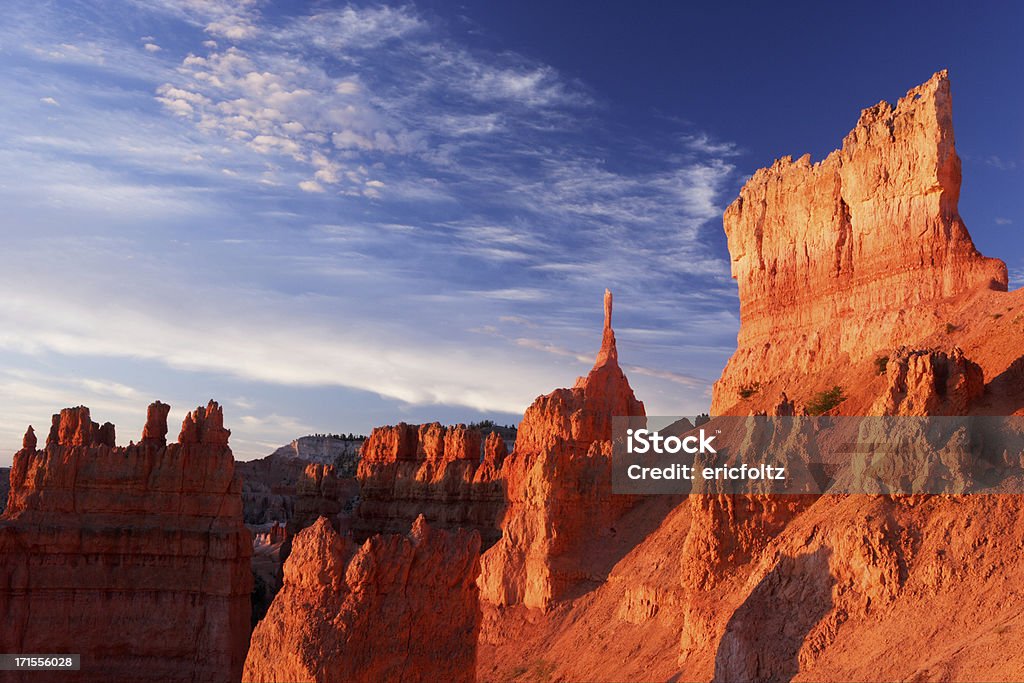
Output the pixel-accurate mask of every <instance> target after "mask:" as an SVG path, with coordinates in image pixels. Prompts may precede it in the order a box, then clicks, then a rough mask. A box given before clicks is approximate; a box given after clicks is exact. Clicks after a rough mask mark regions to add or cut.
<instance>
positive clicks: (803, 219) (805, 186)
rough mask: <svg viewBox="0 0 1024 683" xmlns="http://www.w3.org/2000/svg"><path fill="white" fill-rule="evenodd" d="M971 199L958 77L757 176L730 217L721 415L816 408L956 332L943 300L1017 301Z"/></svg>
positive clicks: (884, 106) (871, 114)
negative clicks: (907, 352)
mask: <svg viewBox="0 0 1024 683" xmlns="http://www.w3.org/2000/svg"><path fill="white" fill-rule="evenodd" d="M959 197H960V158H959V157H958V156H957V153H956V148H955V145H954V139H953V116H952V98H951V95H950V83H949V78H948V74H947V73H946V72H945V71H942V72H939V73H937V74H935V75H934V76H933V77H932V78H931V79H930V80H929V81H928V82H927V83H924V84H923V85H921V86H918V87H917V88H914V89H913V90H911V91H910V92H908V93H907V95H906V97H904V98H902V99H900V101H899V102H898V103H897V105H896V106H895V107H893V106H891V105H890V104H888V103H886V102H881V103H879V104H877V105H875V106H874V107H871V108H869V109H866V110H864V112H863V113H862V114H861V117H860V120H859V121H858V122H857V125H856V127H854V129H853V130H852V131H851V132H850V134H849V135H847V136H846V139H845V140H844V141H843V146H842V149H840V150H837V151H835V152H832V153H831V154H829V155H828V157H826V158H825V159H824V160H823V161H820V162H818V163H813V164H812V163H811V161H810V158H809V156H806V155H805V156H803V157H801V158H800V159H797V160H796V161H793V159H792V158H791V157H785V158H783V159H780V160H778V161H776V162H775V163H774V164H773V165H772V166H770V167H769V168H765V169H761V170H759V171H757V172H756V173H755V174H754V175H753V177H752V178H751V179H750V180H749V181H748V182H747V184H746V185H745V186H744V187H743V189H742V190H741V191H740V196H739V197H738V198H737V199H736V201H734V202H733V203H732V204H731V205H730V206H729V208H728V209H726V211H725V217H724V224H725V232H726V236H727V237H728V242H729V253H730V255H731V257H732V275H733V277H734V278H735V279H736V281H737V283H738V285H739V295H740V333H739V339H738V348H737V350H736V353H735V354H734V355H733V357H732V359H731V360H730V361H729V363H728V365H727V366H726V368H725V371H724V372H723V373H722V377H721V379H719V381H718V382H716V384H715V389H714V398H713V400H712V405H711V412H712V414H713V415H721V414H730V413H732V414H745V413H749V412H752V411H754V410H765V409H767V408H768V407H770V404H771V403H772V402H774V401H776V400H777V399H778V396H779V393H780V392H781V391H785V392H786V393H787V394H788V395H789V397H790V398H793V399H796V400H797V402H798V403H800V404H802V403H804V402H806V400H807V399H808V397H809V396H810V394H811V393H812V392H814V391H818V390H821V389H823V388H827V387H828V386H831V385H830V384H828V381H829V379H830V378H837V377H838V378H840V379H842V378H846V377H849V376H850V373H849V372H848V369H849V368H850V367H854V368H859V367H860V366H863V365H864V364H865V362H866V361H867V362H868V363H867V365H868V366H870V361H871V360H872V359H874V358H876V357H880V356H885V355H887V354H889V353H890V352H891V351H893V350H894V349H895V348H897V347H899V346H902V345H905V344H911V343H916V342H918V341H919V340H922V339H924V338H927V337H930V336H933V335H936V333H938V332H939V331H940V330H942V329H944V328H947V325H948V326H949V329H950V331H951V332H952V331H955V329H956V327H957V325H956V323H957V322H958V320H957V319H956V318H957V315H956V314H955V313H953V312H951V311H948V310H945V308H944V307H943V306H942V305H941V304H942V303H943V302H949V301H951V300H954V299H957V298H958V297H959V299H960V300H961V301H962V299H963V298H964V297H966V296H968V295H971V294H973V293H976V292H978V291H979V290H1001V291H1005V290H1006V286H1007V272H1006V266H1005V264H1004V263H1003V262H1002V261H999V260H997V259H990V258H985V257H983V256H982V255H981V254H979V253H978V251H977V249H975V247H974V244H973V242H972V241H971V237H970V235H969V234H968V232H967V228H966V227H965V226H964V222H963V220H961V218H960V215H959V213H958V211H957V203H958V200H959ZM962 308H963V307H962V306H960V307H959V308H958V310H961V309H962ZM941 341H946V340H941ZM954 341H955V339H954ZM943 346H951V344H948V343H946V344H943ZM944 350H948V348H947V349H944ZM1003 367H1005V365H1004V366H1003ZM869 369H870V368H869V367H868V370H869ZM860 375H861V377H864V376H866V377H870V375H871V373H870V372H869V371H862V372H861V373H860ZM856 378H857V376H856V375H854V378H853V379H850V380H849V381H848V382H847V383H848V384H854V383H857V380H856ZM744 399H747V400H744ZM862 410H863V408H862Z"/></svg>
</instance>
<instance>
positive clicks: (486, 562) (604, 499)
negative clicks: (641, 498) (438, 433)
mask: <svg viewBox="0 0 1024 683" xmlns="http://www.w3.org/2000/svg"><path fill="white" fill-rule="evenodd" d="M611 313H612V296H611V292H606V293H605V320H604V332H603V338H602V343H601V349H600V351H599V352H598V355H597V361H596V363H595V364H594V367H593V369H592V370H591V371H590V373H589V374H588V375H587V376H586V377H581V378H579V379H578V380H577V382H576V385H575V386H574V387H572V388H571V389H556V390H555V391H553V392H552V393H550V394H548V395H546V396H541V397H539V398H537V400H536V401H534V403H533V405H531V406H530V407H529V409H527V411H526V414H525V415H524V416H523V421H522V423H521V424H520V426H519V432H518V436H517V439H516V447H515V450H514V452H513V453H512V454H511V455H510V456H509V457H508V458H507V459H506V460H505V464H504V466H503V468H502V470H503V477H504V480H505V486H506V495H507V497H508V508H507V510H506V512H505V515H504V517H503V520H502V525H501V530H502V537H501V540H500V541H499V542H498V543H497V544H496V545H495V546H494V547H492V548H491V549H490V550H488V551H487V552H486V553H485V554H484V556H483V560H482V572H481V578H480V585H481V590H482V595H483V596H484V597H485V598H486V599H487V600H488V601H490V602H491V603H493V604H495V605H498V606H507V605H517V604H522V605H525V606H527V607H536V608H541V609H547V608H549V607H550V606H551V605H552V604H553V603H554V602H556V601H557V600H559V599H561V598H563V597H565V596H566V595H568V594H570V593H571V592H572V591H573V590H574V589H575V588H576V587H578V586H580V585H581V584H583V585H585V584H588V583H591V582H600V581H602V580H603V579H604V568H602V567H600V566H599V565H597V564H595V563H593V562H591V561H589V560H588V557H587V556H588V554H589V553H590V550H591V549H592V548H593V547H594V546H595V545H600V544H602V543H603V542H605V540H606V539H607V537H608V536H610V535H614V534H615V533H616V531H615V520H617V519H618V518H619V517H620V516H621V515H622V514H623V513H624V512H625V511H626V510H628V509H629V507H630V505H631V504H632V502H633V501H632V499H630V498H629V497H627V496H616V495H613V494H612V492H611V438H612V418H613V417H616V416H619V417H639V418H643V416H644V415H645V413H644V405H643V403H642V402H640V401H639V400H637V398H636V396H635V395H634V394H633V390H632V388H631V387H630V386H629V380H628V379H626V376H625V374H623V372H622V369H621V368H620V367H619V363H618V351H617V350H616V346H615V332H614V331H613V330H612V325H611ZM603 539H605V540H603Z"/></svg>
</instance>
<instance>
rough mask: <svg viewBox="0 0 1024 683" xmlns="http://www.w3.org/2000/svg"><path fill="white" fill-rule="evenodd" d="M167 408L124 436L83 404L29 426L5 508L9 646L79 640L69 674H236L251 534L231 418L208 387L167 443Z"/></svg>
mask: <svg viewBox="0 0 1024 683" xmlns="http://www.w3.org/2000/svg"><path fill="white" fill-rule="evenodd" d="M168 410H169V407H168V406H166V405H165V404H161V403H154V404H153V405H151V406H150V408H149V414H148V417H147V421H146V427H145V430H144V432H143V435H142V439H141V441H140V442H139V443H138V444H131V445H129V446H127V447H117V446H115V444H114V427H113V425H111V424H110V423H107V424H105V425H103V426H100V425H98V424H96V423H95V422H93V421H92V419H91V417H90V413H89V409H88V408H84V407H80V408H69V409H66V410H63V411H61V413H60V414H59V415H55V416H54V417H53V424H52V426H51V429H50V434H49V437H48V438H47V441H46V444H45V446H44V447H43V448H38V447H37V446H38V443H37V440H36V436H35V434H34V431H33V430H32V429H31V427H30V428H29V430H28V432H27V433H26V435H25V441H24V447H23V448H22V450H21V451H19V452H18V453H17V454H16V455H15V456H14V464H13V467H12V468H11V491H10V498H9V502H8V506H7V509H6V510H5V511H4V514H3V516H2V517H0V620H2V621H3V623H4V625H5V626H4V628H3V629H2V630H0V649H2V650H3V651H4V652H22V653H29V652H41V653H80V654H81V655H82V669H81V671H80V672H78V673H76V674H68V677H69V679H73V680H82V681H111V680H134V681H150V680H152V681H232V680H239V679H240V677H241V672H242V664H243V662H244V659H245V652H246V648H247V645H248V632H249V598H250V596H249V594H250V591H251V588H252V578H251V575H250V573H249V555H250V553H251V548H252V546H251V539H250V536H249V532H248V531H247V530H246V529H245V527H244V526H243V524H242V501H241V495H240V493H241V481H240V479H239V477H238V476H237V474H236V473H235V470H234V459H233V457H232V454H231V449H230V448H229V447H228V436H229V435H230V432H229V431H228V430H227V429H225V428H224V422H223V413H222V411H221V408H220V406H218V405H217V404H216V403H214V402H212V401H211V402H210V404H209V405H207V406H206V407H205V408H198V409H196V410H195V411H194V412H192V413H190V414H188V415H187V416H186V418H185V420H184V423H183V424H182V428H181V433H180V435H179V436H178V441H177V442H176V443H171V444H168V443H167V442H166V434H167V414H168ZM11 675H12V676H13V674H11ZM34 675H35V676H37V674H34V673H29V674H27V675H26V677H25V679H26V680H29V679H31V680H35V679H34V678H32V677H33V676H34ZM12 680H13V679H12Z"/></svg>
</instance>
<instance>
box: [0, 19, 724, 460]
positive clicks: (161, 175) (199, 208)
mask: <svg viewBox="0 0 1024 683" xmlns="http://www.w3.org/2000/svg"><path fill="white" fill-rule="evenodd" d="M89 4H90V3H88V2H86V3H82V5H81V7H83V8H84V7H87V6H89ZM21 7H22V9H21V10H19V9H18V8H17V7H16V8H14V9H13V10H12V16H14V15H17V16H21V14H19V12H22V14H24V15H25V16H24V17H23V18H25V21H23V22H22V21H18V22H13V23H11V24H10V25H8V26H7V27H5V28H3V29H0V34H3V37H4V39H5V44H7V45H15V46H17V47H16V48H15V49H14V50H13V52H12V54H14V61H13V62H12V65H11V68H8V69H5V70H3V71H2V72H0V85H2V86H3V87H4V88H5V92H7V93H9V94H10V95H11V97H10V98H9V100H8V102H7V103H6V104H5V110H6V112H7V113H8V114H9V116H8V117H5V122H4V124H3V125H2V126H0V141H2V143H3V146H2V149H3V150H4V151H3V152H2V153H0V160H2V161H3V162H4V163H3V164H0V166H2V167H3V168H4V169H5V170H3V171H0V196H2V197H3V201H4V202H5V207H6V210H7V213H8V224H9V225H10V226H11V228H10V233H11V234H10V236H9V237H8V239H7V241H6V246H7V249H6V250H5V252H4V254H3V255H0V287H3V288H4V291H5V292H16V295H15V296H8V297H5V299H4V300H3V302H2V303H0V330H3V331H2V332H0V353H6V354H8V355H7V359H8V360H7V361H6V362H7V363H8V364H10V363H17V361H16V360H10V359H12V358H18V357H21V358H23V359H24V361H23V362H24V363H25V364H42V365H45V364H46V363H49V362H51V361H53V360H54V359H76V362H77V363H79V364H80V365H81V366H82V367H83V368H85V369H89V368H99V367H101V366H102V367H103V368H107V372H108V373H109V365H108V363H110V362H114V361H117V362H123V363H130V364H131V365H132V367H136V364H137V365H138V367H140V368H142V369H143V371H144V372H145V374H146V375H147V377H150V376H151V377H152V381H151V382H149V383H148V384H147V385H146V387H143V388H138V392H139V393H138V394H137V395H136V394H131V395H129V393H125V392H126V391H127V389H122V390H121V395H117V393H116V391H115V390H114V388H112V387H114V385H120V386H122V387H127V388H129V389H131V388H132V387H133V386H134V385H133V383H131V382H128V381H126V380H124V379H123V378H121V379H110V378H108V377H104V376H103V375H101V374H97V375H95V379H96V381H98V382H104V381H106V382H110V383H111V384H110V385H109V386H107V388H106V389H104V388H103V387H102V386H101V385H99V384H97V385H94V386H86V385H82V384H75V383H71V382H63V383H59V385H58V384H51V387H53V388H54V393H51V394H47V395H46V396H45V397H41V399H42V400H50V399H52V400H54V401H55V402H57V403H58V405H54V406H52V407H51V408H50V409H51V410H52V409H53V408H57V407H59V404H64V403H80V402H83V401H85V400H93V401H97V402H98V403H97V404H98V405H104V406H107V407H110V408H111V409H114V408H115V403H114V400H115V399H116V401H117V403H116V406H120V407H119V408H117V409H118V410H121V409H125V410H127V407H128V406H127V403H137V402H140V401H143V400H148V399H144V398H143V397H144V396H148V395H149V394H151V393H162V391H161V387H163V391H167V392H168V394H167V395H170V396H172V397H174V396H185V398H186V399H188V398H190V396H191V393H192V392H191V391H187V390H185V388H183V387H181V386H179V385H178V384H177V383H176V380H175V379H174V378H176V377H178V376H187V377H189V378H191V379H190V380H189V381H190V382H191V383H192V384H193V385H194V386H197V387H201V389H200V393H201V394H203V395H204V396H208V395H214V394H221V395H234V394H237V393H238V387H239V385H240V384H241V385H243V386H244V390H245V391H246V392H247V395H249V397H250V398H249V399H248V400H247V404H248V403H249V401H252V404H253V405H257V406H258V407H259V409H258V410H257V409H250V408H247V407H245V406H243V405H241V404H239V405H238V406H237V407H236V410H237V413H236V414H237V415H239V416H242V417H245V418H253V419H242V418H240V420H241V421H240V422H239V426H238V429H237V430H236V433H235V435H234V436H233V442H234V441H235V440H236V439H237V440H238V443H247V444H249V446H248V448H257V446H256V444H260V443H262V444H265V443H267V442H268V440H270V439H273V438H277V437H276V436H274V435H276V434H279V433H280V431H281V430H285V429H289V428H292V429H299V428H301V427H304V426H310V427H313V426H315V425H323V422H322V421H319V422H318V421H316V420H313V419H305V418H303V417H294V418H290V417H281V416H297V415H300V414H303V413H302V411H309V412H310V413H316V412H317V411H319V410H321V407H322V406H323V405H324V404H325V403H328V404H329V400H325V398H324V395H323V394H321V393H318V392H319V391H320V390H321V389H322V388H330V389H332V390H339V391H340V390H342V389H344V390H345V391H352V392H363V394H358V395H359V396H362V398H361V399H359V400H356V399H354V398H352V396H353V395H356V394H349V393H346V394H344V396H345V398H343V399H338V400H339V401H347V402H348V403H343V404H342V405H339V406H338V408H337V410H336V411H335V413H336V414H338V415H342V416H343V415H346V414H348V415H356V414H359V415H363V412H362V410H363V409H362V407H361V405H359V404H373V405H374V406H377V407H376V408H375V410H378V411H383V412H381V414H380V415H378V416H377V417H375V418H372V419H374V421H378V422H386V421H391V420H392V419H393V418H392V417H391V416H392V415H393V414H396V413H397V414H404V413H403V411H406V410H409V409H410V407H415V406H434V407H436V408H437V409H438V410H440V409H441V407H443V406H460V407H467V408H469V409H472V410H477V411H498V412H501V413H516V412H519V411H521V410H522V409H524V408H525V407H526V405H527V404H528V403H529V401H530V400H532V398H533V397H534V396H536V395H537V394H539V393H542V392H546V391H549V390H550V389H552V388H553V387H554V386H558V385H561V384H565V383H568V382H571V381H572V379H573V378H574V377H575V376H576V375H578V374H580V373H581V372H584V371H585V370H586V368H587V366H588V364H589V363H590V362H591V359H592V353H591V352H575V351H572V349H596V343H597V337H596V336H595V335H597V334H598V333H599V327H600V315H601V310H600V297H601V293H602V292H603V289H604V287H605V286H611V287H612V288H613V289H614V290H615V291H616V295H617V299H616V300H617V312H616V320H617V321H619V325H620V333H619V341H620V351H621V352H622V354H623V359H624V362H628V363H629V364H630V367H631V368H632V369H631V370H630V372H631V374H632V375H633V383H634V386H636V387H637V390H638V393H639V394H640V395H641V398H647V397H653V399H650V400H649V404H650V408H651V409H654V410H657V411H660V412H663V413H666V414H671V413H681V412H693V411H694V410H695V409H696V408H697V407H698V406H699V404H701V403H702V402H703V401H704V399H703V396H702V394H703V385H702V384H701V383H702V382H703V383H704V384H708V383H710V381H711V380H712V379H713V378H714V377H713V376H714V374H716V373H715V372H714V370H713V369H714V368H716V366H720V365H721V363H722V362H724V359H725V358H726V357H727V355H728V352H729V350H730V346H731V345H732V344H733V342H734V334H735V329H736V326H737V321H736V319H735V313H734V312H733V308H734V303H735V289H734V286H733V285H732V283H731V282H730V280H729V277H728V264H727V261H726V258H725V253H724V248H723V244H722V241H721V236H720V235H719V229H718V227H717V225H716V221H717V219H718V216H719V215H720V212H721V208H722V204H723V200H724V199H725V198H726V196H727V195H728V193H729V192H730V188H731V187H732V185H733V184H734V183H735V182H736V172H735V169H734V167H733V163H734V158H735V154H736V148H735V146H734V145H732V144H731V143H729V142H727V141H718V140H715V139H714V138H713V137H712V136H710V135H709V134H707V133H704V132H702V131H699V130H695V129H694V128H693V127H689V128H686V129H684V130H682V131H680V130H671V131H667V132H666V133H665V134H664V137H663V138H662V139H661V140H660V141H655V142H653V143H652V142H651V140H650V139H647V140H646V141H645V142H644V143H643V144H638V142H637V140H636V139H634V138H633V137H631V136H624V135H622V134H621V133H620V132H617V131H614V130H612V129H611V128H609V127H607V126H605V125H604V124H603V123H602V113H603V111H604V104H603V103H602V102H601V96H600V94H599V93H596V92H593V91H592V90H591V89H590V88H589V87H588V86H587V84H584V83H580V82H577V81H575V80H573V79H571V78H568V77H566V76H564V75H563V74H561V73H560V72H559V71H558V70H557V69H555V68H554V67H552V66H550V65H548V64H544V63H542V62H539V61H537V60H536V59H533V58H530V57H529V56H525V55H520V54H515V53H510V52H508V51H498V50H491V51H488V50H486V49H483V48H480V47H479V46H475V47H472V46H470V45H468V44H465V43H463V42H460V41H459V39H458V38H457V37H456V36H454V35H453V34H452V33H451V32H450V31H449V30H448V29H447V28H446V27H445V26H443V25H440V24H439V23H438V22H437V21H436V20H432V19H429V18H427V17H426V16H424V15H423V14H421V13H419V12H417V11H416V10H415V9H414V8H412V7H410V6H400V7H389V6H375V7H356V6H343V7H336V8H329V7H326V8H325V7H321V8H320V9H318V10H316V11H313V12H312V13H303V12H302V11H296V10H295V9H294V8H290V7H289V8H284V7H283V6H281V5H274V4H272V3H269V2H230V3H229V2H219V1H214V0H204V1H200V0H157V1H156V2H153V3H150V2H146V3H142V2H125V3H123V4H122V5H120V7H122V8H123V9H124V10H125V12H126V13H128V14H127V18H128V20H127V21H125V25H124V26H123V27H121V28H120V29H117V28H116V27H114V26H113V25H111V24H109V23H103V24H100V23H97V22H95V19H94V17H95V15H94V14H90V13H89V12H87V11H84V10H83V11H82V12H81V13H79V14H76V13H73V12H67V11H59V10H62V9H67V8H63V7H57V6H56V5H53V6H50V5H43V6H37V5H35V4H33V3H22V5H21ZM40 7H41V9H40ZM47 8H48V9H47ZM22 10H23V11H22ZM285 10H287V11H285ZM91 17H92V18H91ZM29 18H31V19H32V20H31V21H29V20H28V19H29ZM154 19H159V21H154ZM94 23H96V25H95V26H93V24H94ZM139 25H145V26H146V27H147V28H146V29H145V31H146V33H147V34H146V35H142V33H143V32H142V31H140V30H138V29H137V26H139ZM151 27H159V28H160V30H157V28H151ZM83 35H87V36H88V39H87V40H83V39H82V36H83ZM150 45H151V46H154V47H158V48H159V49H153V48H150V47H147V46H150ZM83 75H84V76H86V77H83ZM54 103H57V104H56V105H55V104H54ZM39 273H45V274H46V276H45V277H42V278H40V277H38V274H39ZM482 330H488V331H489V332H488V333H485V334H481V333H480V332H481V331H482ZM524 330H529V331H528V332H525V333H524ZM19 354H20V355H19ZM8 367H10V365H8ZM709 368H710V369H709ZM0 369H3V366H2V365H0ZM86 374H87V375H89V376H90V377H92V376H93V374H92V373H86ZM58 386H59V388H58ZM261 387H262V388H261ZM284 389H287V390H288V391H293V390H294V391H296V392H299V393H297V394H294V396H295V397H296V398H295V399H294V400H295V401H296V402H297V404H298V405H295V406H292V407H288V408H287V409H286V408H283V407H281V406H278V405H274V404H273V400H274V396H275V395H280V393H281V392H282V391H283V390H284ZM103 392H106V393H105V394H104V393H103ZM111 392H113V395H112V396H111V395H110V394H111ZM227 392H233V393H232V394H228V393H227ZM645 393H646V394H647V396H644V394H645ZM101 394H102V395H106V396H107V398H101ZM57 395H60V396H66V397H67V398H66V400H60V401H58V400H57ZM314 395H315V396H316V399H312V398H309V397H311V396H314ZM339 395H340V394H339ZM367 396H373V397H380V399H379V400H380V401H381V402H380V403H376V402H374V401H371V400H369V399H368V398H366V397H367ZM78 397H81V398H78ZM303 397H305V398H303ZM201 398H202V397H201ZM13 400H14V399H12V401H13ZM190 400H192V401H194V400H196V399H194V398H192V399H190ZM375 400H376V399H375ZM651 400H653V401H654V403H651ZM107 401H110V402H107ZM687 402H689V403H688V404H687ZM659 403H660V404H661V407H660V408H659ZM679 403H684V404H686V405H683V406H680V405H676V404H679ZM0 407H4V406H2V405H0ZM183 407H184V406H183ZM260 416H266V417H267V419H268V424H270V423H273V424H276V425H278V427H279V430H278V431H277V432H270V431H266V430H264V431H263V432H260V431H259V429H258V425H257V424H256V418H259V417H260ZM271 416H278V418H280V419H276V418H275V419H271ZM321 419H322V418H321ZM339 419H341V418H339ZM359 419H371V418H365V417H360V418H359ZM372 424H373V423H372V422H371V423H370V424H354V425H351V426H349V427H346V426H345V425H343V424H342V425H338V426H337V429H343V430H344V431H350V430H356V431H365V430H366V429H367V428H368V427H370V426H372ZM318 428H319V429H326V428H328V427H326V426H319V427H318ZM2 436H3V435H0V437H2ZM292 436H295V435H292ZM286 440H287V439H285V441H286ZM256 454H258V452H255V451H250V452H245V453H244V455H247V456H251V455H256Z"/></svg>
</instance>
